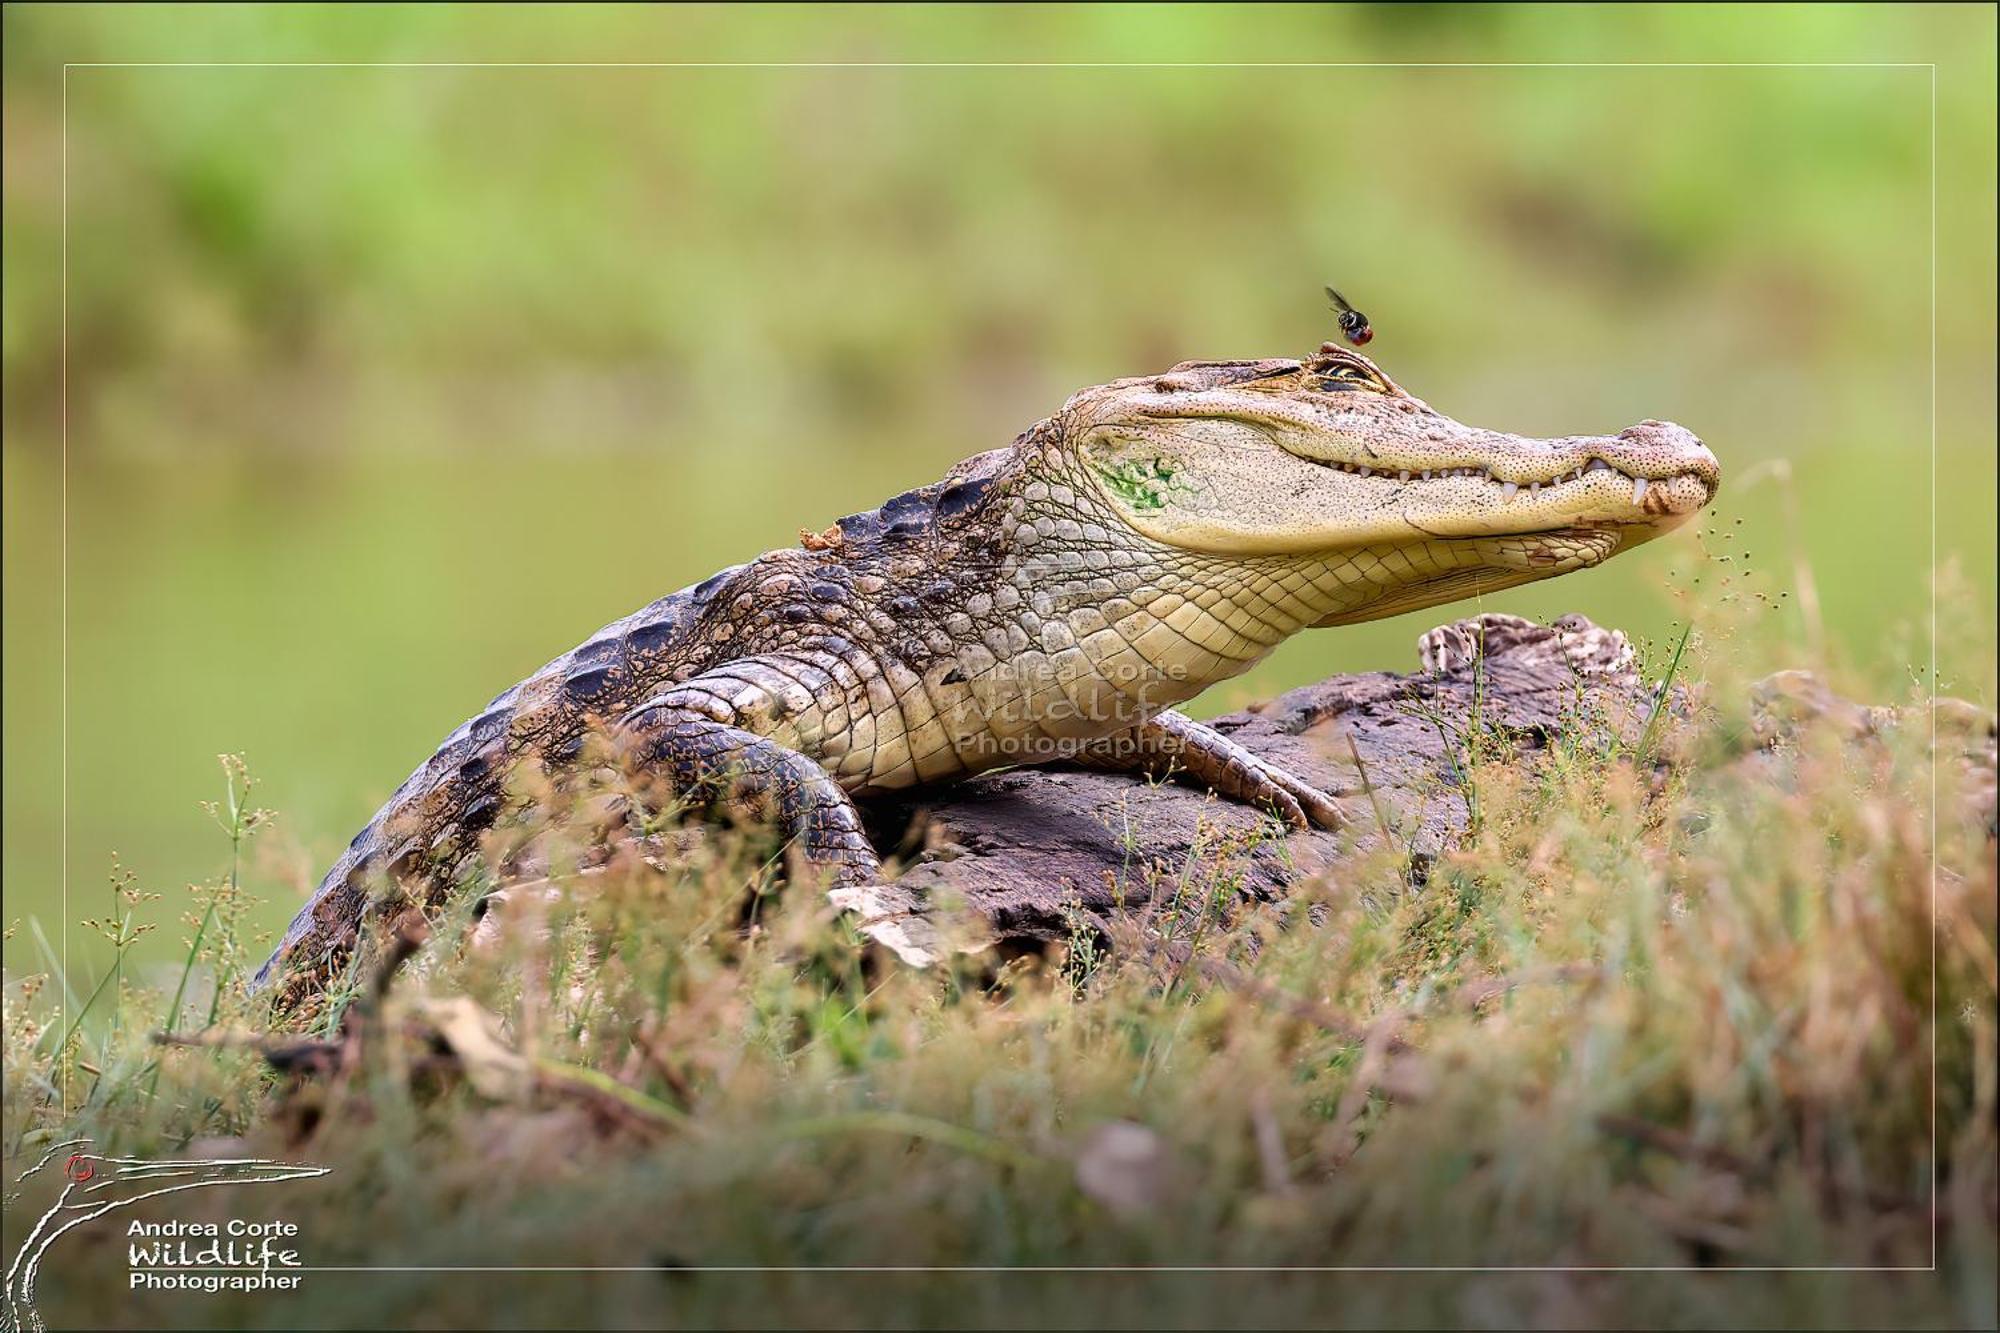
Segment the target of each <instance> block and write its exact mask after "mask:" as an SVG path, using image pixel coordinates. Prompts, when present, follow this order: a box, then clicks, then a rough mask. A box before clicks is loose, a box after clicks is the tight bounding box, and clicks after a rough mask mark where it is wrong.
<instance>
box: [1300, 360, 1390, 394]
mask: <svg viewBox="0 0 2000 1333" xmlns="http://www.w3.org/2000/svg"><path fill="white" fill-rule="evenodd" d="M1313 388H1315V389H1317V390H1319V391H1320V392H1321V393H1348V392H1351V391H1353V390H1355V389H1360V390H1362V391H1364V392H1367V393H1387V392H1388V391H1389V389H1388V386H1387V385H1385V384H1383V383H1382V381H1380V380H1378V379H1376V378H1375V377H1374V376H1373V375H1370V374H1369V373H1368V372H1367V371H1365V370H1363V369H1362V368H1361V367H1359V366H1328V367H1326V369H1324V370H1320V371H1316V372H1314V375H1313Z"/></svg>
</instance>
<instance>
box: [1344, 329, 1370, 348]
mask: <svg viewBox="0 0 2000 1333" xmlns="http://www.w3.org/2000/svg"><path fill="white" fill-rule="evenodd" d="M1374 336H1375V330H1373V329H1371V328H1369V327H1368V326H1367V325H1366V324H1363V325H1362V326H1361V327H1360V328H1359V329H1357V330H1355V331H1354V332H1353V333H1350V334H1348V335H1347V341H1349V342H1351V343H1353V344H1354V345H1355V346H1356V347H1365V346H1367V345H1368V340H1369V339H1371V338H1373V337H1374Z"/></svg>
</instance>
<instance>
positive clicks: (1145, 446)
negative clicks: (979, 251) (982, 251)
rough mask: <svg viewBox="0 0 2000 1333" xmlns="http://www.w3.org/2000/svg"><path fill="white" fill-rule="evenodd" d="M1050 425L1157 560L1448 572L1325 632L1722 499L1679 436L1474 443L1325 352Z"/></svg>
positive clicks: (1585, 552) (1664, 523)
mask: <svg viewBox="0 0 2000 1333" xmlns="http://www.w3.org/2000/svg"><path fill="white" fill-rule="evenodd" d="M1061 420H1062V421H1063V423H1064V424H1065V426H1066V427H1068V429H1067V430H1066V431H1065V435H1066V437H1067V440H1068V442H1069V445H1070V447H1071V448H1072V449H1074V450H1075V451H1076V454H1077V461H1078V462H1079V463H1080V464H1081V470H1082V471H1083V473H1084V474H1085V475H1086V476H1087V477H1089V479H1090V480H1091V482H1092V483H1093V484H1094V485H1095V487H1096V489H1097V490H1098V491H1099V492H1100V494H1101V496H1102V499H1103V500H1104V502H1105V503H1106V504H1107V505H1108V506H1109V507H1110V508H1111V509H1112V510H1113V511H1114V512H1115V513H1117V514H1118V516H1119V517H1120V518H1122V519H1123V520H1124V521H1125V522H1126V523H1128V524H1130V525H1131V526H1132V527H1133V528H1135V529H1137V530H1138V531H1139V532H1140V533H1141V534H1143V535H1144V536H1146V537H1149V538H1151V539H1153V540H1154V541H1157V542H1160V543H1162V544H1164V545H1166V546H1170V547H1176V548H1179V549H1182V550H1186V551H1195V552H1206V553H1210V554H1212V555H1223V556H1228V555H1245V556H1247V555H1264V556H1269V555H1299V556H1308V557H1310V556H1318V555H1322V554H1326V555H1331V554H1337V553H1339V552H1340V551H1342V550H1344V549H1349V548H1359V547H1376V548H1380V547H1383V546H1406V545H1423V546H1428V547H1433V548H1438V547H1442V548H1443V549H1442V550H1441V551H1435V552H1434V554H1439V555H1445V556H1448V557H1449V558H1448V559H1436V560H1430V561H1426V562H1420V564H1419V566H1418V567H1416V568H1413V569H1412V570H1410V571H1409V572H1408V573H1407V574H1406V575H1405V576H1404V577H1403V578H1402V579H1401V580H1399V582H1400V583H1401V585H1402V586H1401V587H1399V588H1398V589H1397V590H1396V591H1395V593H1394V594H1393V595H1391V596H1389V597H1387V598H1385V599H1383V600H1381V601H1380V602H1378V603H1376V604H1373V605H1371V606H1370V607H1369V608H1368V609H1367V611H1366V612H1364V613H1362V614H1357V615H1352V616H1344V617H1335V619H1342V618H1346V619H1368V618H1372V617H1374V616H1378V615H1385V614H1389V613H1391V612H1393V611H1398V610H1406V609H1411V608H1414V607H1417V606H1424V605H1433V604H1436V603H1438V602H1442V601H1448V600H1452V599H1454V598H1457V597H1461V596H1464V595H1467V594H1468V593H1469V592H1472V591H1475V590H1487V591H1490V590H1493V589H1497V588H1502V587H1508V586H1512V585H1514V584H1518V583H1525V582H1528V581H1530V580H1533V579H1539V578H1546V577H1548V576H1550V575H1553V574H1560V573H1564V572H1567V571H1569V570H1573V569H1580V568H1585V567H1587V566H1590V565H1595V564H1599V563H1602V562H1603V561H1605V560H1608V559H1609V558H1611V557H1612V556H1613V555H1616V554H1617V553H1618V552H1620V551H1622V550H1625V549H1627V548H1628V547H1632V546H1636V545H1638V544H1639V543H1641V542H1644V541H1648V540H1650V539H1652V538H1654V537H1657V536H1659V535H1660V534H1661V533H1663V532H1666V531H1668V530H1669V529H1672V528H1675V527H1678V526H1679V525H1680V524H1682V523H1685V522H1686V521H1687V520H1688V519H1689V518H1691V517H1692V516H1693V515H1694V514H1695V513H1696V512H1697V511H1698V510H1700V509H1701V508H1702V507H1703V506H1704V505H1706V504H1707V503H1708V502H1709V501H1710V500H1711V499H1713V498H1714V496H1715V492H1716V488H1717V486H1718V485H1719V483H1720V480H1721V470H1720V469H1719V468H1718V466H1717V465H1716V461H1715V456H1714V455H1713V454H1711V453H1710V452H1709V451H1708V449H1707V448H1706V447H1704V446H1703V444H1702V442H1701V441H1700V440H1698V439H1696V438H1695V436H1694V435H1693V434H1692V433H1691V432H1689V431H1687V430H1685V429H1683V428H1682V427H1680V426H1676V425H1673V424H1671V423H1668V422H1661V421H1642V422H1640V423H1639V424H1638V425H1636V426H1628V427H1626V428H1625V429H1624V430H1622V431H1620V432H1618V433H1617V434H1616V435H1572V436H1565V437H1562V438H1560V439H1549V440H1538V439H1529V438H1525V437H1523V436H1519V435H1507V434H1504V433H1502V432H1499V431H1492V430H1481V429H1479V428H1477V427H1473V426H1466V425H1462V424H1460V423H1459V422H1456V421H1453V420H1452V419H1451V418H1450V417H1447V416H1444V415H1442V414H1440V413H1438V412H1436V411H1433V410H1432V409H1431V407H1430V406H1429V405H1428V404H1426V403H1424V402H1423V401H1422V400H1420V399H1418V398H1415V397H1412V396H1411V395H1410V394H1409V393H1406V392H1405V391H1404V390H1403V389H1402V388H1401V387H1399V386H1398V385H1397V384H1396V383H1395V382H1394V381H1392V380H1391V379H1390V378H1389V377H1388V376H1387V375H1385V374H1383V373H1382V371H1381V370H1380V368H1378V367H1377V366H1376V365H1375V363H1374V362H1372V361H1370V360H1369V359H1368V358H1367V357H1365V356H1362V355H1360V354H1358V353H1356V352H1352V351H1349V350H1347V349H1345V348H1342V347H1337V346H1335V345H1333V344H1331V343H1329V344H1327V345H1325V346H1323V347H1321V348H1320V350H1319V352H1318V353H1317V354H1316V355H1314V356H1313V357H1311V358H1310V359H1308V360H1306V361H1189V362H1183V363H1182V364H1181V365H1178V366H1175V367H1174V368H1173V369H1172V370H1170V371H1168V372H1166V373H1165V374H1163V375H1153V376H1149V377H1146V378H1141V379H1126V380H1118V381H1115V382H1113V383H1111V384H1106V385H1102V386H1100V387H1097V388H1094V389H1086V390H1084V391H1083V392H1082V393H1079V394H1077V395H1076V396H1075V397H1074V398H1072V399H1071V400H1070V401H1069V403H1068V404H1067V405H1065V407H1064V409H1063V416H1062V418H1061ZM1433 570H1434V571H1435V572H1434V574H1433V573H1432V572H1431V571H1433ZM1427 585H1430V586H1427ZM1323 623H1326V622H1323Z"/></svg>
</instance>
